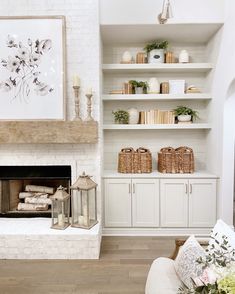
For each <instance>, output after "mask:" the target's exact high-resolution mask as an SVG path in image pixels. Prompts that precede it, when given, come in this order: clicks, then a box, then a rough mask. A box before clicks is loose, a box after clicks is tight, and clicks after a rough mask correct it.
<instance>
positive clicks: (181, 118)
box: [178, 115, 192, 122]
mask: <svg viewBox="0 0 235 294" xmlns="http://www.w3.org/2000/svg"><path fill="white" fill-rule="evenodd" d="M191 118H192V116H191V115H178V121H180V122H189V121H191Z"/></svg>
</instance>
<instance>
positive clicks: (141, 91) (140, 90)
mask: <svg viewBox="0 0 235 294" xmlns="http://www.w3.org/2000/svg"><path fill="white" fill-rule="evenodd" d="M135 94H139V95H142V94H144V88H143V87H135Z"/></svg>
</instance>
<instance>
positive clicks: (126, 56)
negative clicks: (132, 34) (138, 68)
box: [122, 51, 132, 63]
mask: <svg viewBox="0 0 235 294" xmlns="http://www.w3.org/2000/svg"><path fill="white" fill-rule="evenodd" d="M131 61H132V55H131V53H130V52H129V51H125V52H124V53H123V55H122V62H124V63H131Z"/></svg>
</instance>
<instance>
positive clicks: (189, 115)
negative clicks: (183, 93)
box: [173, 106, 199, 123]
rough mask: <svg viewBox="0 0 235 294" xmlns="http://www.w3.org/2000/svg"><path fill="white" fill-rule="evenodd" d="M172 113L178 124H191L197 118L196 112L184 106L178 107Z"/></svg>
mask: <svg viewBox="0 0 235 294" xmlns="http://www.w3.org/2000/svg"><path fill="white" fill-rule="evenodd" d="M173 111H174V114H175V115H176V116H177V120H178V122H181V123H187V122H193V120H194V119H196V118H199V117H198V112H197V111H195V110H193V109H191V108H189V107H186V106H178V107H177V108H176V109H174V110H173Z"/></svg>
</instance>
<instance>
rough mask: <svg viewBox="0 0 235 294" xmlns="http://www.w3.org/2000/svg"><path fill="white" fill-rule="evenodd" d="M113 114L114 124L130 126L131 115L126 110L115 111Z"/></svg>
mask: <svg viewBox="0 0 235 294" xmlns="http://www.w3.org/2000/svg"><path fill="white" fill-rule="evenodd" d="M112 114H113V115H114V122H115V123H116V124H128V122H129V113H128V111H126V110H121V109H119V110H117V111H113V112H112Z"/></svg>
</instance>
